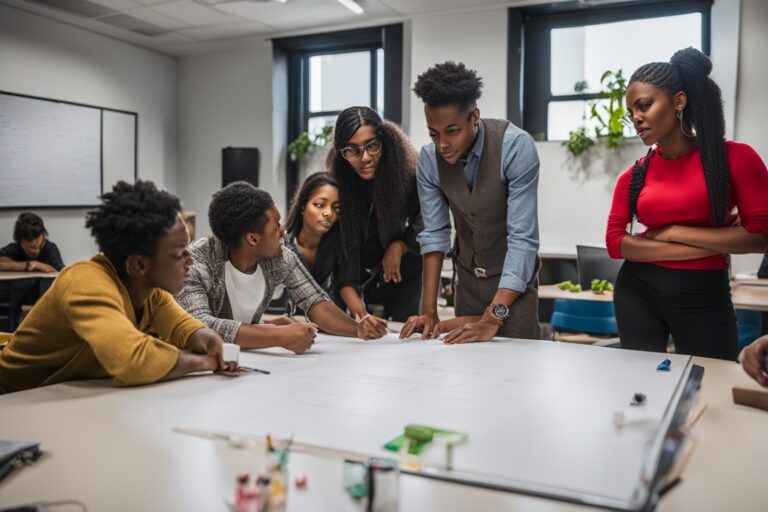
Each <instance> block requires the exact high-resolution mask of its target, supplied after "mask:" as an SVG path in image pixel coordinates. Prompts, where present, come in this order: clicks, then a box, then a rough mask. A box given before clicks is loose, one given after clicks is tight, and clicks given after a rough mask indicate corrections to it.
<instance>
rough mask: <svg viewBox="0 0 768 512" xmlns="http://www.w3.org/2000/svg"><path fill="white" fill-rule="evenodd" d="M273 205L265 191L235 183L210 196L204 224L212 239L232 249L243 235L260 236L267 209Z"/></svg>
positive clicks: (246, 183) (241, 182)
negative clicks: (208, 228)
mask: <svg viewBox="0 0 768 512" xmlns="http://www.w3.org/2000/svg"><path fill="white" fill-rule="evenodd" d="M274 204H275V202H274V201H273V200H272V196H270V195H269V193H268V192H266V191H264V190H261V189H259V188H256V187H254V186H253V185H251V184H250V183H248V182H245V181H236V182H234V183H230V184H229V185H227V186H226V187H224V188H223V189H221V190H219V191H218V192H216V193H215V194H213V200H212V201H211V205H210V206H209V207H208V223H209V224H210V225H211V231H213V234H214V236H215V237H216V238H218V239H219V240H221V242H222V243H223V244H224V245H226V246H227V247H229V248H230V249H233V248H235V247H238V246H239V245H240V241H241V240H242V238H243V236H244V235H245V234H246V233H254V232H255V233H261V231H262V229H264V225H265V224H266V223H267V210H269V209H270V208H272V206H273V205H274Z"/></svg>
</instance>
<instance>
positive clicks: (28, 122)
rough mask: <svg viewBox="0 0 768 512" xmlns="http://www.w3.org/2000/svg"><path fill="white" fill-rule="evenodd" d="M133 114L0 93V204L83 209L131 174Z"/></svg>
mask: <svg viewBox="0 0 768 512" xmlns="http://www.w3.org/2000/svg"><path fill="white" fill-rule="evenodd" d="M137 126H138V116H137V114H136V113H133V112H125V111H118V110H113V109H107V108H103V107H94V106H89V105H81V104H75V103H69V102H62V101H57V100H50V99H44V98H36V97H30V96H23V95H18V94H11V93H0V208H14V209H18V208H45V207H56V208H61V207H86V206H94V205H97V204H98V203H99V196H100V195H101V193H102V192H103V191H104V190H105V189H110V188H111V187H112V185H113V184H114V183H115V182H116V181H118V180H125V181H129V182H133V181H135V179H136V174H137V168H136V163H137V158H136V157H137V148H136V135H137Z"/></svg>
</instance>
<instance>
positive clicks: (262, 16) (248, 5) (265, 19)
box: [216, 0, 312, 29]
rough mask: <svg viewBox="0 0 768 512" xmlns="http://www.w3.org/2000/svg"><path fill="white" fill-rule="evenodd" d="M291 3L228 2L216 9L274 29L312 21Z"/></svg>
mask: <svg viewBox="0 0 768 512" xmlns="http://www.w3.org/2000/svg"><path fill="white" fill-rule="evenodd" d="M294 5H295V4H293V3H290V2H289V3H287V4H280V3H277V2H249V1H248V0H241V1H239V2H228V3H224V4H219V5H217V6H216V9H218V10H220V11H223V12H226V13H229V14H231V15H233V16H237V17H239V18H242V19H244V20H250V21H258V22H259V23H264V24H266V25H269V26H270V27H274V28H276V29H284V28H293V27H294V26H296V24H297V23H304V22H308V21H312V18H311V17H309V16H305V14H304V12H303V10H301V9H297V8H296V7H295V6H294Z"/></svg>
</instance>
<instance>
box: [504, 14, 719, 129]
mask: <svg viewBox="0 0 768 512" xmlns="http://www.w3.org/2000/svg"><path fill="white" fill-rule="evenodd" d="M711 7H712V0H687V1H685V0H656V1H652V2H650V1H646V2H636V1H635V2H627V3H622V4H620V5H611V6H607V7H602V6H601V7H593V6H585V5H583V4H582V3H581V2H567V3H561V4H549V5H543V6H534V7H531V8H517V9H514V8H513V9H510V13H509V21H510V23H509V24H510V27H513V26H514V25H515V24H516V25H517V26H519V27H520V31H521V34H522V35H521V36H519V37H518V39H517V41H519V42H518V45H519V46H518V47H517V48H516V49H515V50H517V51H515V53H518V54H520V55H521V56H522V57H521V58H520V60H522V63H521V64H520V65H519V66H518V68H517V69H518V70H519V69H522V77H520V72H519V71H518V72H516V73H514V71H515V70H513V69H512V66H509V68H508V69H510V71H509V83H510V84H518V85H517V90H518V91H520V90H522V94H521V95H519V97H520V103H519V105H521V107H520V111H519V114H517V117H516V118H513V117H512V115H513V114H515V112H514V110H513V107H514V106H515V105H514V104H513V103H514V102H508V107H507V109H508V114H509V115H510V119H516V120H518V121H519V122H521V123H522V127H523V129H524V130H526V131H527V132H528V133H530V134H531V135H533V136H534V137H535V138H537V140H548V139H547V132H548V121H547V116H548V108H549V104H550V102H555V101H585V100H595V99H599V98H600V93H573V94H557V95H554V94H552V83H551V78H552V77H551V62H552V61H551V59H552V48H551V36H550V34H551V31H552V29H558V28H573V27H581V26H587V25H596V24H603V23H613V22H619V21H631V20H640V19H649V18H660V17H666V16H675V15H680V14H692V13H697V12H698V13H700V14H701V49H702V51H703V52H704V53H705V54H707V55H709V54H710V49H711ZM509 41H510V51H509V53H510V54H513V48H514V43H515V40H513V38H512V37H511V36H510V38H509ZM627 78H629V77H628V76H627ZM510 89H512V88H510ZM512 92H513V91H512ZM512 92H511V93H510V94H512ZM541 134H543V135H544V138H543V139H541Z"/></svg>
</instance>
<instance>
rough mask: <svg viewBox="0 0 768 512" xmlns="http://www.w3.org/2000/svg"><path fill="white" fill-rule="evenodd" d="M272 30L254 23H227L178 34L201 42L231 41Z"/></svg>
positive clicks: (183, 31) (181, 31)
mask: <svg viewBox="0 0 768 512" xmlns="http://www.w3.org/2000/svg"><path fill="white" fill-rule="evenodd" d="M271 31H272V28H271V27H269V26H267V25H264V24H263V23H258V22H255V21H247V22H244V23H228V24H226V25H211V26H208V27H194V28H187V29H184V30H180V31H179V33H180V34H183V35H185V36H189V37H191V38H193V39H197V40H201V41H215V40H217V39H231V38H235V37H244V36H250V35H258V34H265V33H267V32H271Z"/></svg>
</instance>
